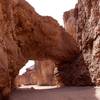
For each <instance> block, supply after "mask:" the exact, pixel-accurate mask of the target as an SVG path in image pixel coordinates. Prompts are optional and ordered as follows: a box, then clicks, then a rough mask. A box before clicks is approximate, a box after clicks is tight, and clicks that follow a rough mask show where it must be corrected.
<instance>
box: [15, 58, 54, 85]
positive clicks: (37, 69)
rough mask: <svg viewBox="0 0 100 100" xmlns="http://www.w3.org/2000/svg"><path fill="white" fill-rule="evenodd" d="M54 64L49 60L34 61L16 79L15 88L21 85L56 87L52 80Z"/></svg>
mask: <svg viewBox="0 0 100 100" xmlns="http://www.w3.org/2000/svg"><path fill="white" fill-rule="evenodd" d="M54 68H55V63H54V62H53V61H51V60H43V61H35V65H34V66H32V67H30V68H28V69H27V71H26V72H25V73H24V74H23V75H18V76H17V77H16V86H17V87H18V86H21V85H56V80H55V78H54Z"/></svg>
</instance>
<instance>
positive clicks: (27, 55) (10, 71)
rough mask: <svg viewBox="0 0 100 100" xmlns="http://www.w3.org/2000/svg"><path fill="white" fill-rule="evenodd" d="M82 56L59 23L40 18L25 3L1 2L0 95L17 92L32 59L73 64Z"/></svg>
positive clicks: (10, 0) (5, 0)
mask: <svg viewBox="0 0 100 100" xmlns="http://www.w3.org/2000/svg"><path fill="white" fill-rule="evenodd" d="M78 53H79V49H78V47H77V44H76V42H75V41H74V39H73V38H72V37H71V36H70V35H69V34H67V32H65V30H64V29H63V28H62V27H61V26H59V24H58V23H57V21H56V20H54V19H53V18H51V17H48V16H40V15H38V14H37V13H36V12H35V10H34V9H33V8H32V7H31V6H30V5H29V4H28V3H27V2H25V1H24V0H0V91H2V93H3V95H6V94H8V93H10V89H11V88H14V79H15V77H16V75H17V74H18V71H19V69H20V68H21V67H22V66H23V65H24V64H25V63H26V62H27V60H29V59H33V60H43V59H52V60H54V61H55V62H56V63H61V62H65V61H71V60H72V59H74V58H75V57H76V56H77V55H78Z"/></svg>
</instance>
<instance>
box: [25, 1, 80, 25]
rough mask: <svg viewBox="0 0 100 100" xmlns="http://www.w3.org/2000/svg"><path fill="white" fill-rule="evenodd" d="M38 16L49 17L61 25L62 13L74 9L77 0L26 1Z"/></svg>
mask: <svg viewBox="0 0 100 100" xmlns="http://www.w3.org/2000/svg"><path fill="white" fill-rule="evenodd" d="M26 1H27V2H29V3H30V4H31V5H32V6H33V7H34V8H35V10H36V11H37V12H38V13H39V14H40V15H49V16H52V17H53V18H55V19H56V20H58V22H59V23H60V24H61V25H63V13H64V12H65V11H68V10H70V9H72V8H74V7H75V4H76V3H77V2H78V0H26Z"/></svg>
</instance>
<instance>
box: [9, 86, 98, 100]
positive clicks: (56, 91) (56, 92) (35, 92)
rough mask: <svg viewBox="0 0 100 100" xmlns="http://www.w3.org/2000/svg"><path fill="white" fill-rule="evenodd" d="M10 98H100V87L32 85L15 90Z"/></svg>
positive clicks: (90, 99)
mask: <svg viewBox="0 0 100 100" xmlns="http://www.w3.org/2000/svg"><path fill="white" fill-rule="evenodd" d="M10 100H100V87H63V88H56V87H50V86H49V87H47V86H43V87H42V86H33V87H32V86H30V87H24V88H19V89H17V90H15V91H14V92H13V93H12V95H11V97H10Z"/></svg>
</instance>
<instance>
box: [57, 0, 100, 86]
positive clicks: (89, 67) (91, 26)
mask: <svg viewBox="0 0 100 100" xmlns="http://www.w3.org/2000/svg"><path fill="white" fill-rule="evenodd" d="M64 25H65V29H66V31H67V32H68V33H69V34H71V35H72V36H73V38H74V39H75V40H76V41H77V43H78V45H79V47H80V51H81V52H80V55H79V57H78V58H77V59H75V60H74V61H72V63H69V64H65V65H64V66H65V68H60V69H59V70H61V72H60V73H61V75H62V78H60V79H59V80H62V79H63V81H64V83H65V84H66V85H71V84H72V85H92V84H94V85H100V0H79V1H78V4H77V5H76V7H75V9H73V10H71V11H68V12H65V13H64ZM68 66H70V67H69V68H68ZM79 70H80V71H79ZM67 72H69V75H65V73H67ZM60 73H59V74H60ZM59 74H58V75H59ZM67 80H68V81H67ZM70 83H71V84H70Z"/></svg>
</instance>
